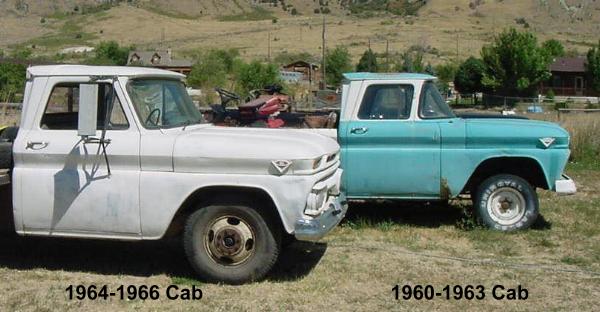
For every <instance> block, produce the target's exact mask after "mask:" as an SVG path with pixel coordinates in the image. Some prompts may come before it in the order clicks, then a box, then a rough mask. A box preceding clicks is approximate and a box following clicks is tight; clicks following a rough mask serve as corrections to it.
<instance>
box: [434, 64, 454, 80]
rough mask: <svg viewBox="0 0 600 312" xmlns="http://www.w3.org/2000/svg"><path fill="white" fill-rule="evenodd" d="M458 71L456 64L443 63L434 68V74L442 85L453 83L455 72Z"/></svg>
mask: <svg viewBox="0 0 600 312" xmlns="http://www.w3.org/2000/svg"><path fill="white" fill-rule="evenodd" d="M457 71H458V66H457V65H456V63H445V64H440V65H437V66H436V67H435V73H436V75H437V77H438V79H439V80H440V81H441V82H443V83H449V82H451V81H454V77H455V76H456V72H457Z"/></svg>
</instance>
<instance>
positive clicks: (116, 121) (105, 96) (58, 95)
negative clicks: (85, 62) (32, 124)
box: [40, 84, 129, 130]
mask: <svg viewBox="0 0 600 312" xmlns="http://www.w3.org/2000/svg"><path fill="white" fill-rule="evenodd" d="M111 95H112V99H113V101H112V103H108V102H109V101H110V98H111ZM107 110H110V111H109V113H108V114H107ZM78 112H79V84H58V85H56V86H54V88H53V89H52V92H51V93H50V97H49V99H48V103H47V104H46V108H45V110H44V115H43V116H42V121H41V123H40V127H41V128H42V129H48V130H77V124H78V120H79V118H78ZM107 115H108V117H109V119H108V121H109V122H108V129H109V130H124V129H128V128H129V122H127V117H125V112H124V111H123V106H122V105H121V101H120V100H119V97H118V96H116V94H115V93H114V89H113V88H111V85H110V84H100V85H99V88H98V130H102V129H103V127H104V121H105V120H106V116H107Z"/></svg>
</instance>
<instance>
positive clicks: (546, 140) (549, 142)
mask: <svg viewBox="0 0 600 312" xmlns="http://www.w3.org/2000/svg"><path fill="white" fill-rule="evenodd" d="M554 141H556V139H555V138H540V142H542V144H544V147H545V148H548V147H550V145H552V143H554Z"/></svg>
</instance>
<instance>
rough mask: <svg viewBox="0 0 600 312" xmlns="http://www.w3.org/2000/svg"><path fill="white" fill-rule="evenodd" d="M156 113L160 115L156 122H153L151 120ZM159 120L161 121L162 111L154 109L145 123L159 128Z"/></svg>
mask: <svg viewBox="0 0 600 312" xmlns="http://www.w3.org/2000/svg"><path fill="white" fill-rule="evenodd" d="M155 113H158V114H157V116H156V120H155V121H153V120H151V119H152V116H154V114H155ZM159 120H160V109H158V108H155V109H153V110H152V111H151V112H150V114H148V117H147V118H146V121H145V122H144V123H145V124H146V125H148V124H152V125H154V126H158V121H159Z"/></svg>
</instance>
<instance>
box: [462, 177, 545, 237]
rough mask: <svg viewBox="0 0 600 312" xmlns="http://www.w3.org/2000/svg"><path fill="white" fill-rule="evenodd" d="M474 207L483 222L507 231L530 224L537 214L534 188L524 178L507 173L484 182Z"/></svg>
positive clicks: (537, 204) (537, 205) (537, 203)
mask: <svg viewBox="0 0 600 312" xmlns="http://www.w3.org/2000/svg"><path fill="white" fill-rule="evenodd" d="M473 206H475V212H476V213H477V215H478V216H479V218H480V219H481V221H483V223H484V224H485V225H487V226H488V227H490V228H493V229H496V230H500V231H506V232H509V231H516V230H522V229H526V228H528V227H530V226H531V225H532V224H533V223H534V222H535V220H536V219H537V217H538V214H539V201H538V197H537V194H536V192H535V189H534V188H533V187H532V186H531V185H530V184H529V183H528V182H527V181H525V180H524V179H522V178H520V177H517V176H514V175H509V174H502V175H496V176H493V177H490V178H488V179H487V180H485V181H483V183H481V184H480V185H479V188H478V190H477V194H476V196H475V199H474V201H473Z"/></svg>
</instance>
